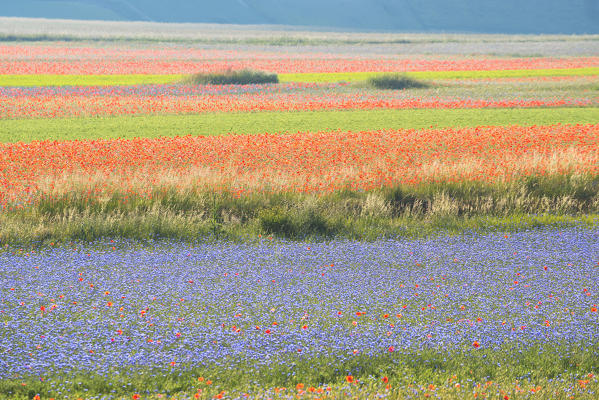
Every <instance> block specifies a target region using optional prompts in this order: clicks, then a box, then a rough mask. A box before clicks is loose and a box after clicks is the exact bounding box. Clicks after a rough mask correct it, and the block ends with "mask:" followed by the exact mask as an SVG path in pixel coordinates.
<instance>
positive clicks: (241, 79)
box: [184, 69, 279, 85]
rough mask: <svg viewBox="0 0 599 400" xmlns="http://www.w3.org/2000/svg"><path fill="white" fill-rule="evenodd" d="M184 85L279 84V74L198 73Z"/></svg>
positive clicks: (260, 72) (254, 72)
mask: <svg viewBox="0 0 599 400" xmlns="http://www.w3.org/2000/svg"><path fill="white" fill-rule="evenodd" d="M184 83H189V84H192V85H251V84H262V83H279V77H278V76H277V74H270V73H268V72H263V71H252V70H249V69H244V70H241V71H232V70H228V71H224V72H214V73H203V72H202V73H198V74H194V75H191V76H190V77H189V78H187V79H186V80H185V81H184Z"/></svg>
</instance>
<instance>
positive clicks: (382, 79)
mask: <svg viewBox="0 0 599 400" xmlns="http://www.w3.org/2000/svg"><path fill="white" fill-rule="evenodd" d="M367 83H368V85H369V86H371V87H373V88H376V89H393V90H398V89H399V90H401V89H411V88H425V87H428V85H427V84H426V83H424V82H420V81H417V80H416V79H413V78H410V77H407V76H405V75H401V74H390V75H379V76H373V77H372V78H369V79H368V81H367Z"/></svg>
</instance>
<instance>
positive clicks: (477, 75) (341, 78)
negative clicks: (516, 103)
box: [279, 67, 599, 82]
mask: <svg viewBox="0 0 599 400" xmlns="http://www.w3.org/2000/svg"><path fill="white" fill-rule="evenodd" d="M390 74H395V73H394V72H340V73H337V72H330V73H303V74H279V80H280V81H281V82H358V81H363V80H366V79H368V78H372V77H374V76H384V75H390ZM402 74H403V75H406V76H409V77H411V78H415V79H425V80H435V79H485V78H489V79H493V78H535V77H550V76H594V75H599V67H597V68H595V67H592V68H569V69H519V70H492V71H483V70H475V71H412V72H405V73H402Z"/></svg>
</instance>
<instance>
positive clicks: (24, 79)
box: [0, 67, 599, 86]
mask: <svg viewBox="0 0 599 400" xmlns="http://www.w3.org/2000/svg"><path fill="white" fill-rule="evenodd" d="M385 74H387V73H384V72H341V73H328V72H327V73H297V74H278V76H279V81H280V82H359V81H364V80H366V79H368V78H371V77H373V76H380V75H385ZM391 74H393V73H391ZM405 75H407V76H409V77H412V78H415V79H423V80H437V79H484V78H490V79H493V78H534V77H550V76H596V75H599V68H598V67H589V68H568V69H530V70H491V71H481V70H476V71H414V72H406V73H405ZM185 77H186V75H182V74H173V75H151V74H129V75H49V74H40V75H0V86H118V85H147V84H166V83H175V82H180V81H182V80H183V79H184V78H185Z"/></svg>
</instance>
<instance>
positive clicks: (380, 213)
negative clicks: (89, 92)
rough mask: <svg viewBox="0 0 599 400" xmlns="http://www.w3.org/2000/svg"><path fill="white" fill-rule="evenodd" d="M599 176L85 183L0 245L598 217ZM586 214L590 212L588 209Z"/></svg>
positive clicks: (348, 232) (9, 220) (39, 210)
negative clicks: (202, 185) (319, 185)
mask: <svg viewBox="0 0 599 400" xmlns="http://www.w3.org/2000/svg"><path fill="white" fill-rule="evenodd" d="M597 213H599V177H598V176H592V175H586V176H576V175H568V176H562V175H554V176H532V177H528V178H523V179H520V180H518V181H513V182H498V183H494V184H486V183H481V182H445V183H428V184H422V185H420V186H396V187H393V188H380V189H377V190H374V191H369V192H360V191H351V190H342V191H338V192H333V193H326V194H306V193H297V192H270V193H266V192H255V193H249V194H247V195H242V196H239V195H238V194H235V193H229V192H214V191H211V190H207V189H195V190H194V189H192V188H189V189H186V190H185V191H181V190H179V189H175V187H174V186H173V187H162V188H157V189H155V190H154V192H153V193H152V194H151V197H140V196H131V194H130V193H119V192H116V193H113V194H112V195H110V196H108V197H104V198H99V197H89V196H88V195H87V194H85V191H84V190H82V191H76V190H75V191H72V192H69V193H67V194H64V195H61V196H58V197H56V196H55V197H53V198H46V199H42V200H39V201H37V202H36V203H35V204H34V205H31V206H27V207H25V208H15V209H12V210H5V211H4V212H3V213H2V214H0V243H2V244H7V243H15V244H16V243H21V244H25V243H29V244H33V243H43V242H48V241H54V242H55V241H68V240H86V241H87V240H90V241H91V240H94V239H97V238H101V237H109V236H120V237H126V238H132V239H141V240H144V239H154V238H157V237H162V238H176V239H190V240H194V239H197V238H198V237H221V238H229V239H244V238H248V237H255V236H257V235H259V234H264V235H275V236H279V237H285V238H291V239H305V238H324V237H332V236H342V237H347V238H353V239H375V238H377V237H382V236H387V237H390V236H418V235H431V234H435V233H436V232H439V231H448V232H459V231H463V230H472V229H474V230H485V229H495V228H497V229H503V230H518V229H522V228H525V227H533V226H538V225H553V224H570V223H576V221H578V222H582V223H587V224H596V223H599V220H597V217H596V216H594V214H597ZM584 215H587V216H586V217H585V216H584Z"/></svg>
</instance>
